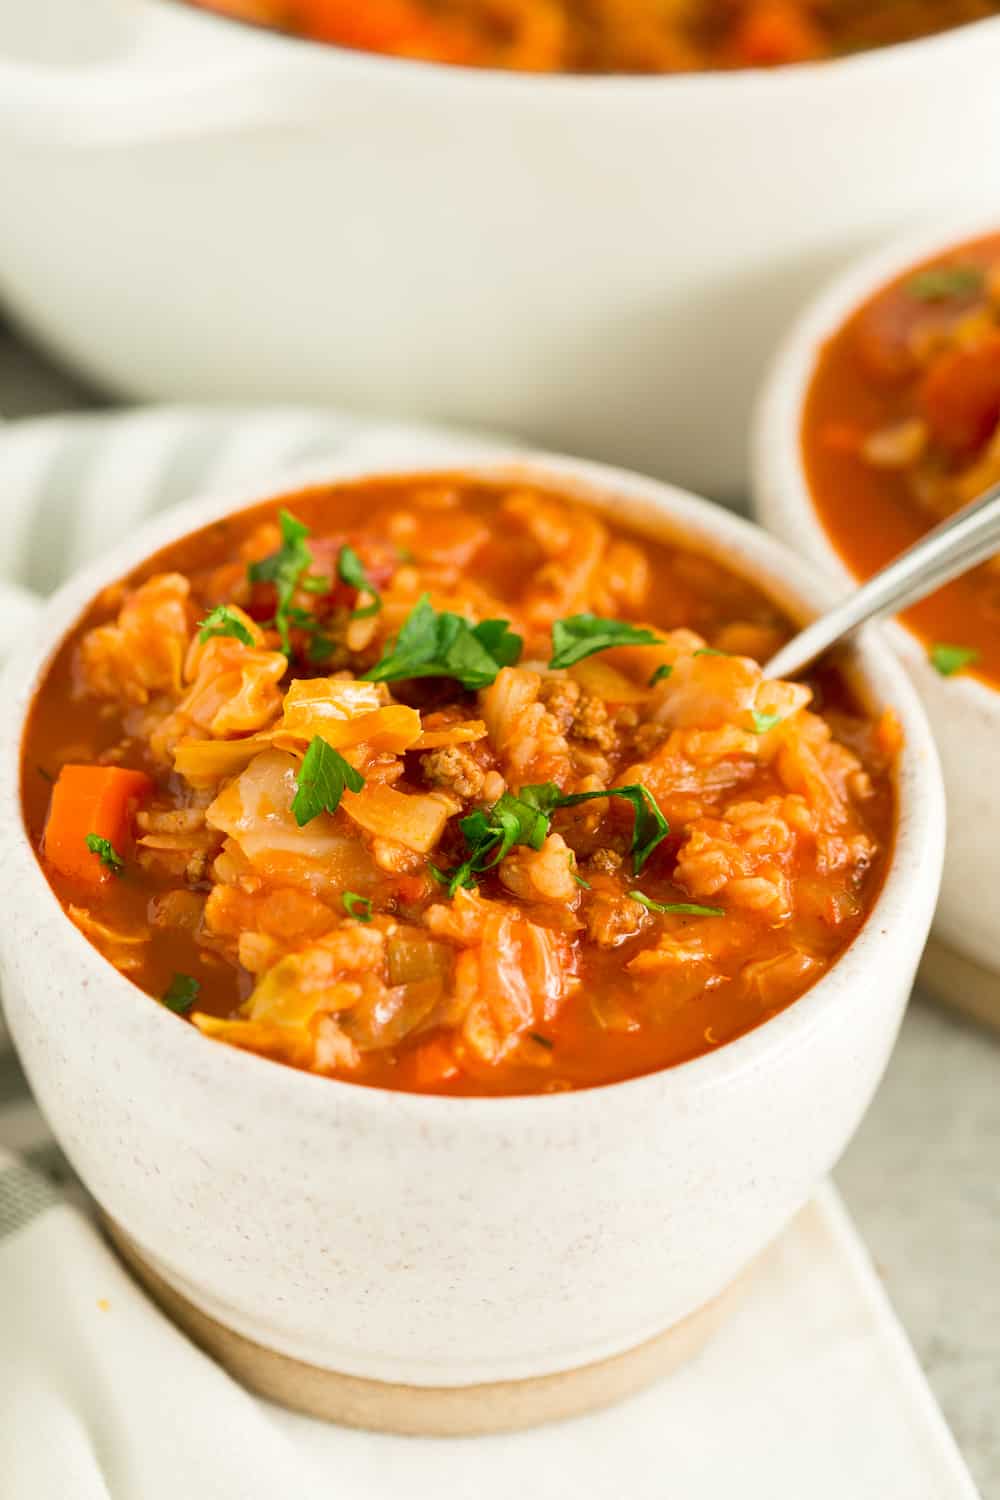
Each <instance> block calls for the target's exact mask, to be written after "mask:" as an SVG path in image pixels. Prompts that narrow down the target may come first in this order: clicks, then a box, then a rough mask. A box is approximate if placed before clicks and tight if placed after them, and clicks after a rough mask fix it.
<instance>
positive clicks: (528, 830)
mask: <svg viewBox="0 0 1000 1500" xmlns="http://www.w3.org/2000/svg"><path fill="white" fill-rule="evenodd" d="M603 797H622V798H624V799H625V800H626V801H628V802H631V804H632V807H633V809H634V811H635V822H634V824H633V828H632V844H631V854H632V868H633V871H634V873H635V874H636V875H638V874H639V873H640V871H641V870H642V867H643V865H644V864H645V863H646V861H647V859H648V858H649V856H650V855H651V854H652V852H653V850H654V849H655V848H656V847H657V845H658V844H660V843H661V842H662V841H663V839H665V838H666V836H667V834H668V833H669V832H670V825H669V824H668V822H667V820H666V818H665V817H664V816H663V814H662V813H661V811H660V809H659V808H658V807H657V805H656V802H655V801H654V800H653V797H652V794H651V793H650V792H649V791H647V789H646V788H645V787H644V786H640V785H638V784H635V785H633V786H612V787H608V788H607V790H606V791H600V792H574V793H572V794H571V795H569V796H567V795H565V794H564V793H563V792H561V791H560V790H559V788H558V787H557V786H556V784H555V782H554V781H545V782H542V784H541V785H540V786H524V787H522V788H521V790H520V792H519V793H518V795H517V796H516V797H515V796H514V794H513V793H512V792H504V794H503V796H502V797H501V798H500V799H499V801H497V802H495V803H494V805H493V806H492V807H491V808H487V809H485V810H482V809H481V810H477V811H476V812H474V813H470V814H469V815H468V817H465V818H463V819H462V820H461V822H460V823H459V825H458V826H459V828H460V829H461V830H462V833H463V834H464V836H465V841H466V844H467V845H468V848H469V855H468V858H467V859H465V860H464V861H463V862H462V864H460V865H458V866H457V867H456V868H455V869H454V870H439V869H437V868H436V867H435V866H433V865H431V866H429V868H430V871H431V874H432V875H433V876H434V879H435V880H437V881H439V882H440V884H441V885H445V886H447V888H448V894H449V896H454V894H455V892H456V890H457V889H458V887H459V886H466V887H470V886H474V885H475V883H476V876H477V875H481V874H483V873H484V872H485V871H487V870H491V869H492V868H493V867H494V865H497V864H499V862H500V861H501V860H502V859H503V857H504V855H505V854H507V853H509V851H510V850H511V849H512V848H513V847H514V845H515V844H526V845H527V846H528V848H529V849H540V848H541V847H542V844H543V843H544V842H545V839H546V836H547V835H548V832H549V825H550V823H551V820H552V814H553V813H554V812H555V811H556V810H557V809H558V808H560V807H575V806H576V805H577V804H578V803H580V802H591V801H593V800H594V799H595V798H603ZM573 873H574V878H575V879H577V881H578V883H579V884H580V885H582V886H584V887H585V888H586V889H588V890H589V889H590V887H589V886H588V885H587V882H586V881H585V880H583V879H582V878H581V877H579V876H577V875H576V872H575V871H574V872H573Z"/></svg>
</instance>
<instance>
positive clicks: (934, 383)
mask: <svg viewBox="0 0 1000 1500" xmlns="http://www.w3.org/2000/svg"><path fill="white" fill-rule="evenodd" d="M919 400H920V409H921V412H922V413H923V415H924V417H925V419H926V421H927V424H928V426H929V427H930V430H931V433H932V435H933V437H935V438H936V439H937V441H938V442H939V443H942V444H943V445H944V446H945V447H946V448H948V449H950V450H951V451H952V452H953V453H960V454H965V453H974V452H975V451H976V449H977V448H980V447H981V446H982V445H983V443H985V442H986V440H987V439H988V438H989V437H990V435H991V434H992V432H993V430H994V428H995V427H996V425H997V422H998V421H1000V330H998V331H996V332H994V333H990V334H988V335H987V336H986V337H985V338H982V339H980V340H979V342H978V343H976V344H972V345H970V346H969V348H967V349H954V350H952V351H951V352H950V353H948V354H944V355H942V356H941V358H940V359H938V360H935V362H934V363H933V364H932V365H931V367H930V369H929V370H928V371H927V374H926V375H925V376H924V379H923V382H922V383H921V386H920V395H919Z"/></svg>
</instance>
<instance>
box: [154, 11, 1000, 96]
mask: <svg viewBox="0 0 1000 1500" xmlns="http://www.w3.org/2000/svg"><path fill="white" fill-rule="evenodd" d="M147 3H149V0H147ZM155 3H156V5H157V7H158V8H159V9H169V10H181V11H183V12H185V19H186V20H188V21H190V20H191V18H193V19H194V22H195V24H197V25H200V26H204V27H210V28H211V29H212V30H213V31H216V32H219V31H221V30H222V29H227V30H229V31H235V32H236V33H237V35H239V34H240V33H243V34H246V33H249V35H250V37H251V38H252V39H253V40H254V41H255V42H256V41H257V40H258V38H259V39H260V41H259V45H261V46H262V47H263V46H267V47H270V48H272V49H273V50H274V53H275V57H276V58H280V57H282V56H284V57H286V58H289V59H291V60H293V61H294V60H295V58H296V56H298V57H308V58H309V60H310V62H312V61H313V59H315V58H316V57H317V56H318V57H319V58H320V59H321V61H320V63H319V66H323V65H324V63H323V61H322V59H324V55H326V57H327V58H328V61H327V63H326V66H328V67H330V68H331V69H333V68H337V69H339V70H341V71H347V70H349V71H351V72H355V73H363V74H369V75H371V76H372V77H373V78H388V79H391V80H392V81H394V82H397V83H400V84H402V85H404V86H406V85H409V84H410V83H411V80H412V81H413V86H414V87H416V88H422V87H432V88H434V89H435V90H436V91H440V90H442V89H449V90H455V91H456V92H466V91H470V92H472V93H473V95H475V94H477V93H479V94H483V93H488V92H491V91H497V92H503V93H504V94H505V95H506V96H507V98H509V99H514V98H527V99H532V98H537V99H547V98H549V97H554V96H562V97H567V96H570V97H576V98H582V99H587V98H589V97H594V98H596V99H599V100H600V101H601V102H602V103H603V102H605V101H606V100H607V99H609V98H614V97H615V96H616V95H624V94H627V93H632V94H653V93H663V94H666V93H672V94H676V95H677V96H678V97H680V98H684V99H686V98H690V97H691V96H692V95H695V96H697V95H699V94H711V93H713V92H720V91H722V90H724V91H725V92H726V94H727V95H730V96H733V95H738V102H740V103H743V102H747V101H748V100H749V101H752V100H753V99H754V98H755V97H756V96H760V95H765V96H772V95H774V94H775V93H781V94H784V95H785V96H786V97H787V98H788V102H789V104H790V105H792V104H794V103H796V102H799V101H809V102H811V101H812V98H813V96H814V93H815V90H816V89H817V88H825V89H827V90H829V89H831V88H836V87H837V86H838V85H839V83H840V82H841V81H843V83H844V85H845V86H846V87H848V88H849V87H851V86H852V85H853V82H854V80H855V79H856V78H857V77H859V76H862V77H863V76H864V75H865V74H867V73H874V72H876V71H879V72H883V73H889V74H892V73H896V72H903V71H905V70H906V69H908V68H910V67H914V66H919V65H920V64H921V63H922V62H923V61H924V59H925V57H926V56H927V54H928V53H929V52H931V51H937V52H940V53H942V54H943V56H942V58H941V60H940V65H941V66H944V65H945V64H946V62H947V61H948V60H949V59H948V54H949V53H950V52H957V51H959V49H965V48H967V47H968V46H970V45H971V44H972V43H973V42H974V41H975V40H978V39H980V38H981V37H982V34H983V31H984V29H986V28H989V29H997V28H998V27H1000V16H981V17H980V18H979V19H978V20H974V21H966V22H964V23H962V24H961V25H958V26H949V27H946V28H945V29H944V30H943V31H937V32H931V33H930V34H929V35H928V36H918V37H910V38H908V39H904V40H902V41H899V42H887V43H885V44H884V45H883V46H880V47H866V48H864V49H862V50H861V51H860V52H850V53H846V54H844V55H843V56H840V57H829V58H822V59H818V60H817V61H815V62H801V63H789V64H785V65H783V66H777V67H765V68H762V67H757V68H733V69H724V68H705V69H699V70H696V71H694V72H691V73H520V72H517V71H516V70H513V69H510V68H474V67H469V66H466V65H464V64H459V63H441V62H435V61H433V60H432V59H429V58H409V57H407V58H403V57H394V56H392V55H391V54H387V53H379V52H366V51H364V49H363V48H359V47H342V46H338V45H337V44H336V43H335V42H318V41H315V40H313V38H311V37H304V36H297V35H296V34H295V33H294V32H282V31H277V30H275V29H273V28H271V27H268V26H265V25H263V24H261V23H259V22H255V21H249V20H245V19H243V18H241V17H240V16H227V15H223V14H220V13H219V12H216V11H208V10H202V9H200V8H199V7H198V6H196V5H193V4H192V3H191V0H155Z"/></svg>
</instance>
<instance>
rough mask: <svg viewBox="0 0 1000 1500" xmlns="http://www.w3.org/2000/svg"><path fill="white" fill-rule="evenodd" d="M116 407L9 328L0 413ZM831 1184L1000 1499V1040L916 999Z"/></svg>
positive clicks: (0, 350)
mask: <svg viewBox="0 0 1000 1500" xmlns="http://www.w3.org/2000/svg"><path fill="white" fill-rule="evenodd" d="M109 404H111V403H110V402H109V401H107V399H105V398H102V397H101V395H100V394H99V393H96V392H94V391H92V390H88V389H87V387H86V386H84V385H82V384H81V383H79V382H78V381H76V380H74V379H73V378H72V377H71V376H68V375H67V374H65V373H63V372H60V371H57V370H55V369H54V368H53V367H52V365H51V364H50V363H48V361H47V360H46V359H45V358H44V357H42V356H40V355H39V354H37V353H36V352H34V351H33V350H30V349H29V348H27V347H26V346H25V345H24V343H23V342H21V341H20V340H19V339H18V338H17V337H16V336H15V335H13V334H12V333H10V332H9V331H7V330H6V329H4V328H3V327H2V326H0V415H2V416H3V417H5V418H16V417H22V416H24V417H27V416H37V415H42V414H45V413H47V412H56V411H68V410H81V409H86V408H94V407H102V406H107V405H109ZM2 511H3V498H2V496H0V515H2ZM836 1177H837V1182H838V1185H839V1187H840V1189H841V1192H842V1193H843V1195H844V1197H845V1199H846V1200H847V1204H848V1207H849V1208H850V1210H851V1212H852V1214H853V1215H854V1218H855V1220H856V1222H857V1224H858V1226H859V1228H860V1230H861V1233H862V1234H863V1236H864V1238H865V1240H866V1241H867V1243H868V1246H869V1248H870V1249H871V1251H872V1254H873V1255H874V1257H875V1260H876V1263H877V1265H878V1267H879V1270H880V1271H881V1273H882V1275H883V1277H884V1279H885V1284H886V1286H887V1288H888V1291H889V1295H890V1297H891V1299H892V1301H893V1303H894V1304H895V1307H896V1310H897V1312H898V1313H899V1315H900V1317H901V1318H902V1321H903V1323H904V1325H905V1327H906V1330H907V1332H908V1334H909V1336H910V1339H911V1341H912V1343H913V1345H914V1347H915V1349H916V1351H917V1355H918V1357H919V1359H920V1361H921V1364H922V1365H923V1367H924V1369H925V1370H926V1372H927V1376H928V1379H929V1380H930V1383H931V1386H932V1387H933V1389H934V1392H935V1394H936V1396H937V1398H938V1400H939V1402H940V1403H941V1406H942V1408H943V1410H944V1413H945V1416H946V1417H947V1419H948V1422H949V1424H950V1425H951V1428H952V1430H953V1432H954V1433H955V1436H956V1438H957V1440H958V1444H959V1447H960V1448H961V1450H962V1452H963V1454H964V1456H965V1458H966V1461H967V1463H968V1464H969V1467H970V1469H971V1470H972V1473H973V1476H974V1478H975V1479H976V1482H977V1483H978V1485H979V1487H980V1489H981V1491H982V1493H983V1496H984V1500H1000V1040H998V1039H996V1038H993V1037H991V1036H990V1035H988V1034H987V1033H985V1032H983V1031H980V1030H978V1029H977V1028H975V1027H973V1026H972V1025H970V1024H966V1023H964V1022H962V1021H961V1020H959V1019H956V1018H955V1017H953V1016H952V1015H950V1014H947V1013H945V1012H943V1011H941V1010H940V1009H939V1008H938V1007H937V1006H935V1005H933V1004H932V1003H931V1002H929V1001H927V1000H924V999H922V998H921V997H919V996H916V997H915V998H914V1000H913V1002H912V1003H911V1006H910V1010H909V1013H908V1015H907V1018H906V1021H905V1023H904V1026H903V1031H902V1035H901V1037H900V1041H899V1045H898V1046H897V1048H896V1052H895V1054H894V1056H893V1059H892V1062H891V1064H890V1066H889V1071H888V1074H887V1076H886V1079H885V1082H884V1083H883V1085H882V1088H881V1090H880V1091H879V1094H878V1096H877V1098H876V1099H875V1102H874V1104H873V1105H872V1108H871V1110H870V1112H869V1114H868V1116H867V1118H866V1120H865V1122H864V1123H863V1125H862V1126H861V1129H860V1131H859V1132H858V1134H857V1136H856V1137H855V1140H854V1142H853V1144H852V1145H851V1147H850V1148H849V1150H848V1152H847V1155H846V1156H845V1157H844V1159H843V1161H842V1162H841V1164H840V1166H839V1168H838V1170H837V1173H836ZM845 1500H847V1497H845ZM886 1500H890V1497H888V1496H887V1497H886ZM900 1500H902V1497H900Z"/></svg>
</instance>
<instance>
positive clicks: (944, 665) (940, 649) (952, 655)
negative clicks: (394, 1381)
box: [927, 641, 979, 677]
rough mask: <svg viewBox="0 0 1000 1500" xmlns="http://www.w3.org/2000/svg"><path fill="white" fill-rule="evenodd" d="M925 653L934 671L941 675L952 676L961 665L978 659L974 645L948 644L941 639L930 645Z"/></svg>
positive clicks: (969, 663) (959, 669) (966, 665)
mask: <svg viewBox="0 0 1000 1500" xmlns="http://www.w3.org/2000/svg"><path fill="white" fill-rule="evenodd" d="M927 655H928V657H929V659H930V664H931V666H932V667H933V668H934V670H935V672H940V674H941V676H942V677H954V675H955V673H956V672H961V670H962V668H963V667H969V666H971V665H972V663H973V662H977V661H978V660H979V652H978V651H977V650H976V648H975V646H948V645H945V644H944V642H942V641H939V642H938V643H937V645H934V646H932V647H931V649H930V651H929V652H928V653H927Z"/></svg>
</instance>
